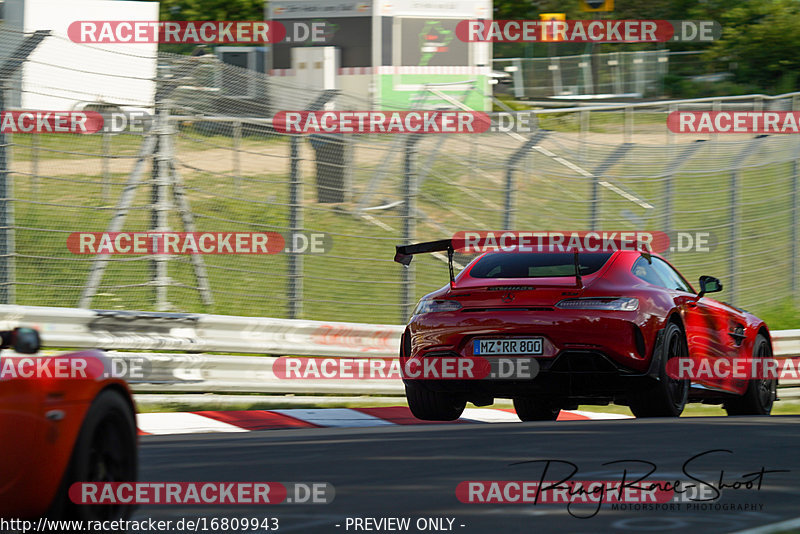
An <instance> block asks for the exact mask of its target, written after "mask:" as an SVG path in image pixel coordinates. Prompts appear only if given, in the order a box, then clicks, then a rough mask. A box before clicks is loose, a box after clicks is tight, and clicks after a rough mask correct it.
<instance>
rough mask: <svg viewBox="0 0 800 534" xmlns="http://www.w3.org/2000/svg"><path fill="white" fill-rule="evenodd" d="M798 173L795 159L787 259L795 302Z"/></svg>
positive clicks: (799, 221) (799, 231)
mask: <svg viewBox="0 0 800 534" xmlns="http://www.w3.org/2000/svg"><path fill="white" fill-rule="evenodd" d="M798 172H800V160H798V159H797V158H795V159H794V160H792V196H791V202H792V209H791V214H792V244H791V252H790V254H789V257H790V258H791V262H792V285H791V289H792V297H793V299H794V300H795V301H797V299H798V294H797V252H798V251H797V239H798V237H800V213H798V205H797V201H798V191H797V189H798V185H800V184H798V181H800V176H798Z"/></svg>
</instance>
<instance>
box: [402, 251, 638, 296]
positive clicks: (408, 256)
mask: <svg viewBox="0 0 800 534" xmlns="http://www.w3.org/2000/svg"><path fill="white" fill-rule="evenodd" d="M454 250H455V249H454V248H453V240H452V239H440V240H439V241H426V242H425V243H414V244H411V245H397V246H396V247H395V254H394V261H396V262H397V263H400V264H402V265H404V266H405V267H408V266H409V265H411V260H413V259H414V255H415V254H430V253H432V252H444V251H447V264H448V267H449V268H450V287H451V288H454V287H456V278H455V274H454V272H453V252H454ZM649 256H650V255H649V254H647V259H648V261H650V258H649ZM574 265H575V287H576V288H577V289H581V288H582V287H583V281H582V280H581V268H580V260H579V259H578V249H577V248H576V249H575V250H574Z"/></svg>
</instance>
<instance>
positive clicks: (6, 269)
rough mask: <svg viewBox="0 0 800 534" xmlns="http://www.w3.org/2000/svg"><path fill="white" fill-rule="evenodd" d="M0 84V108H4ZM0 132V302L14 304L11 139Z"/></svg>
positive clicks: (3, 89)
mask: <svg viewBox="0 0 800 534" xmlns="http://www.w3.org/2000/svg"><path fill="white" fill-rule="evenodd" d="M4 92H5V88H4V87H1V86H0V110H2V109H5V95H4ZM10 137H11V136H10V135H8V134H5V133H2V132H0V304H14V204H13V202H12V197H13V195H14V193H13V187H12V186H13V183H12V181H11V153H10V152H11V139H10Z"/></svg>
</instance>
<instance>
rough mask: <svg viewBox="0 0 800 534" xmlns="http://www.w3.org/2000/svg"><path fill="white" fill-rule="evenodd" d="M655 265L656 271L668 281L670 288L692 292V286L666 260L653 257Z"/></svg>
mask: <svg viewBox="0 0 800 534" xmlns="http://www.w3.org/2000/svg"><path fill="white" fill-rule="evenodd" d="M653 267H655V270H656V272H657V273H658V274H659V276H661V278H663V279H664V280H666V281H667V282H668V284H667V286H666V287H668V288H669V289H677V290H678V291H686V292H687V293H692V292H693V291H692V288H691V287H689V284H687V283H686V282H685V281H684V279H683V278H681V275H679V274H678V272H677V271H676V270H675V269H673V268H672V267H671V266H670V264H669V263H667V262H665V261H664V260H662V259H661V258H653Z"/></svg>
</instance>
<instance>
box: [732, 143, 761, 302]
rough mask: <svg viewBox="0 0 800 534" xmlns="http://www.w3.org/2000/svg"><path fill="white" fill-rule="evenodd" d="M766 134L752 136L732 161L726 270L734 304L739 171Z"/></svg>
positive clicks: (735, 296) (735, 297)
mask: <svg viewBox="0 0 800 534" xmlns="http://www.w3.org/2000/svg"><path fill="white" fill-rule="evenodd" d="M767 137H768V136H767V135H765V134H761V135H757V136H756V137H754V138H753V140H752V141H750V143H748V144H747V146H745V147H744V149H743V150H742V151H741V152H740V153H739V154H738V155H737V156H736V160H735V161H734V163H733V170H732V171H731V187H730V205H731V216H730V221H731V230H730V243H731V248H730V258H729V260H728V270H729V271H730V286H729V287H730V293H729V297H728V300H729V301H730V303H731V304H733V305H734V306H735V305H736V304H737V302H736V300H737V293H738V287H737V285H738V284H737V282H736V269H737V268H738V266H737V261H736V260H737V258H736V242H737V241H738V239H739V225H738V224H737V221H738V220H739V216H740V214H739V205H738V196H739V195H738V193H739V191H738V189H739V173H740V172H741V166H742V165H743V164H744V162H745V161H746V160H747V158H748V157H749V156H750V154H752V153H753V152H754V151H755V150H756V149H757V148H758V147H759V146H761V143H762V142H763V141H764V139H766V138H767Z"/></svg>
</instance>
